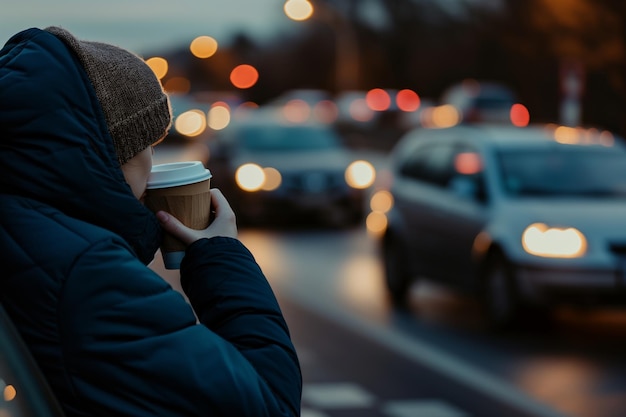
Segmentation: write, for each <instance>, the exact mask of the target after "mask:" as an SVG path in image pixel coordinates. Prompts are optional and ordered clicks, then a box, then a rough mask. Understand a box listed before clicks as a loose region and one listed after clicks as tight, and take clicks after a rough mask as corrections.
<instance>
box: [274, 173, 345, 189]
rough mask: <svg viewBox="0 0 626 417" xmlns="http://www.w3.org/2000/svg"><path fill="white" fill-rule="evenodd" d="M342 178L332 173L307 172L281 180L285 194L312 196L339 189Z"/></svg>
mask: <svg viewBox="0 0 626 417" xmlns="http://www.w3.org/2000/svg"><path fill="white" fill-rule="evenodd" d="M342 185H343V177H342V176H341V175H338V174H337V173H333V172H321V171H309V172H303V173H297V174H291V175H288V176H286V177H285V178H284V179H283V187H284V190H285V191H286V192H289V193H296V194H312V193H313V194H314V193H322V192H329V191H333V190H338V189H341V188H342Z"/></svg>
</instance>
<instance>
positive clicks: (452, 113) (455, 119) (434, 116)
mask: <svg viewBox="0 0 626 417" xmlns="http://www.w3.org/2000/svg"><path fill="white" fill-rule="evenodd" d="M421 122H422V124H423V125H424V126H425V127H430V128H444V127H452V126H455V125H457V124H459V123H460V122H461V113H460V112H459V110H458V109H457V108H456V107H454V106H453V105H451V104H444V105H442V106H436V107H429V108H427V109H425V110H424V112H423V113H422V115H421Z"/></svg>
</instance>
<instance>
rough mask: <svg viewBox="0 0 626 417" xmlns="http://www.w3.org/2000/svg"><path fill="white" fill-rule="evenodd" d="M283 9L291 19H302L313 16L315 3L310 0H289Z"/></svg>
mask: <svg viewBox="0 0 626 417" xmlns="http://www.w3.org/2000/svg"><path fill="white" fill-rule="evenodd" d="M283 10H284V11H285V14H286V15H287V17H289V18H290V19H292V20H296V21H301V20H306V19H308V18H309V17H311V15H312V14H313V5H312V4H311V3H310V2H309V1H308V0H287V2H286V3H285V6H284V7H283Z"/></svg>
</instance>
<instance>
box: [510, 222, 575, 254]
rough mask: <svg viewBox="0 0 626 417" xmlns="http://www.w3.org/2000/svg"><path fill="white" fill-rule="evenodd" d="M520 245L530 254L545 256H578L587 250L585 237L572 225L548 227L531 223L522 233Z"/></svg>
mask: <svg viewBox="0 0 626 417" xmlns="http://www.w3.org/2000/svg"><path fill="white" fill-rule="evenodd" d="M522 246H523V247H524V250H525V251H526V252H528V253H530V254H531V255H536V256H543V257H546V258H578V257H580V256H583V255H584V254H585V251H586V250H587V239H586V238H585V235H583V234H582V233H581V232H580V231H579V230H578V229H575V228H573V227H568V228H557V227H548V226H547V225H545V224H543V223H534V224H531V225H530V226H528V227H527V228H526V230H524V233H523V234H522Z"/></svg>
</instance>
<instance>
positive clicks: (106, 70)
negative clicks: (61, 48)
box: [45, 26, 172, 164]
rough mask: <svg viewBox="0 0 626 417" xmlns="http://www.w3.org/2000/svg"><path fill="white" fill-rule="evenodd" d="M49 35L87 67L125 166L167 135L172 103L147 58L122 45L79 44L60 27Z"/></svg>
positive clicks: (119, 157) (55, 28) (118, 154)
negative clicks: (64, 45) (57, 39)
mask: <svg viewBox="0 0 626 417" xmlns="http://www.w3.org/2000/svg"><path fill="white" fill-rule="evenodd" d="M45 30H46V31H47V32H50V33H52V34H53V35H55V36H57V37H58V38H60V39H61V40H62V41H63V42H65V44H66V45H67V46H68V47H69V48H70V49H71V50H73V51H74V53H75V54H76V55H77V56H78V59H79V60H80V62H81V63H82V65H83V67H84V68H85V71H86V72H87V76H88V77H89V79H90V80H91V83H92V84H93V87H94V89H95V91H96V95H97V97H98V100H99V102H100V105H101V106H102V110H103V112H104V117H105V119H106V122H107V126H108V128H109V132H110V134H111V137H112V138H113V143H114V145H115V151H116V153H117V157H118V160H119V162H120V164H124V163H126V162H127V161H128V160H129V159H131V158H132V157H134V156H135V155H137V154H138V153H140V152H141V151H143V150H144V149H146V148H147V147H148V146H150V145H152V144H154V143H156V142H157V141H158V140H159V139H161V138H162V137H163V136H165V134H166V133H167V132H168V130H169V128H170V126H171V120H172V113H171V107H170V102H169V98H168V96H167V95H166V93H165V92H164V91H163V87H162V86H161V82H160V81H159V79H158V78H157V77H156V75H155V74H154V72H153V71H152V69H151V68H150V67H149V66H148V65H147V64H146V63H145V62H144V60H143V59H141V58H140V57H139V56H137V55H135V54H133V53H131V52H129V51H127V50H124V49H122V48H119V47H117V46H113V45H109V44H106V43H100V42H87V41H81V40H78V39H76V38H75V37H74V36H73V35H72V34H71V33H69V32H68V31H67V30H65V29H63V28H60V27H54V26H53V27H48V28H46V29H45Z"/></svg>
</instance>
